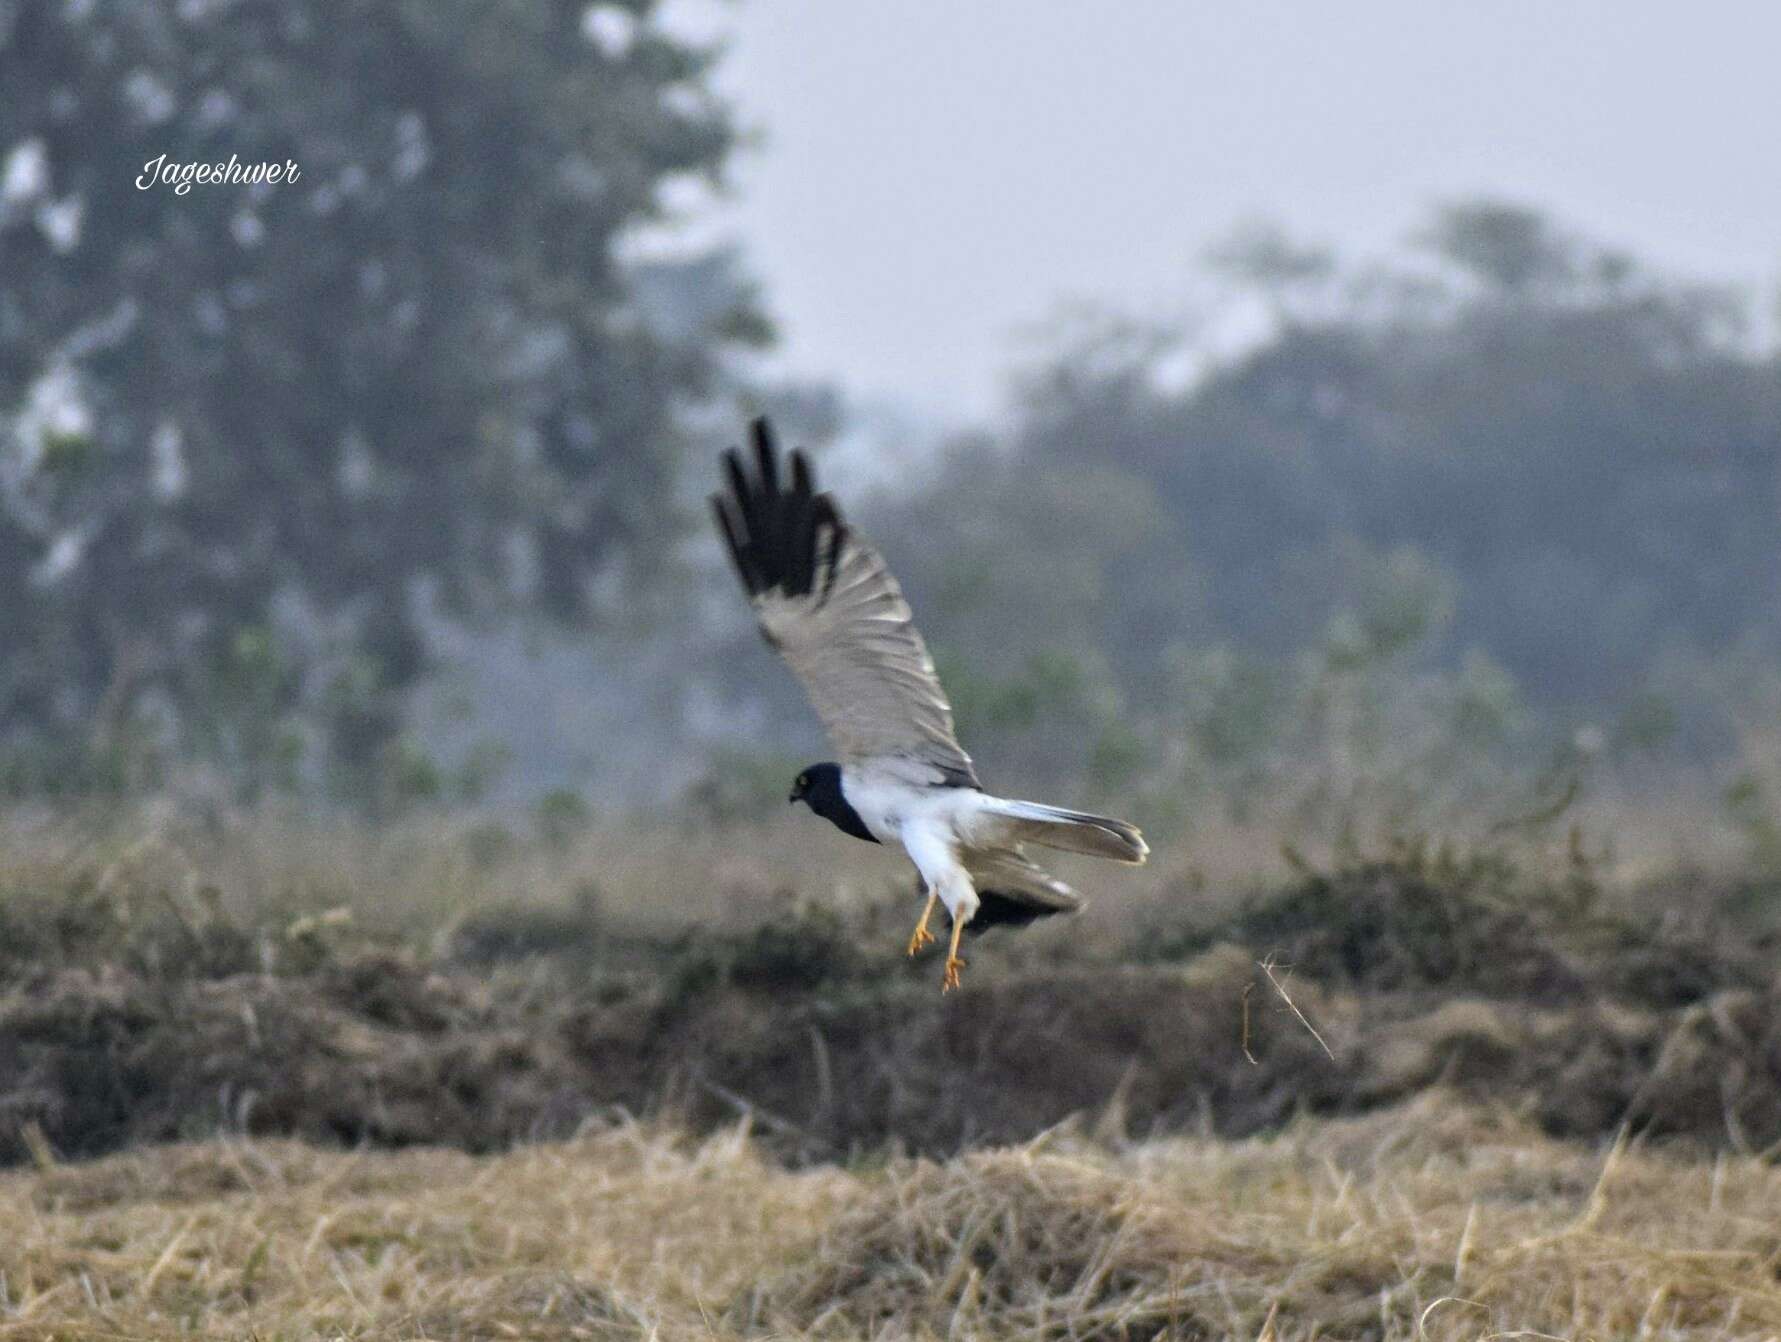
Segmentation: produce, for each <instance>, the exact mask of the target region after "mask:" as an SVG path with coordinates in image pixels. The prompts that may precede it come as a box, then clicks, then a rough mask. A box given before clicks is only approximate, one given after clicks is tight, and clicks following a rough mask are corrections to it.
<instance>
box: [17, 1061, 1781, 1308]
mask: <svg viewBox="0 0 1781 1342" xmlns="http://www.w3.org/2000/svg"><path fill="white" fill-rule="evenodd" d="M1778 1209H1781V1171H1777V1170H1776V1169H1775V1168H1774V1167H1773V1166H1772V1165H1770V1164H1768V1163H1765V1162H1762V1161H1759V1160H1757V1159H1753V1158H1746V1157H1732V1156H1724V1155H1722V1156H1719V1157H1716V1158H1705V1159H1690V1158H1685V1157H1683V1156H1681V1155H1679V1154H1677V1153H1674V1152H1671V1153H1665V1152H1661V1151H1648V1150H1644V1149H1641V1147H1640V1145H1639V1143H1637V1142H1636V1141H1635V1142H1633V1143H1631V1144H1630V1145H1629V1144H1627V1143H1625V1142H1622V1143H1618V1144H1615V1143H1609V1144H1606V1145H1603V1144H1595V1145H1589V1144H1580V1143H1564V1142H1557V1141H1553V1140H1549V1139H1547V1138H1544V1137H1542V1136H1540V1135H1539V1134H1538V1133H1536V1132H1534V1131H1533V1130H1531V1129H1530V1128H1529V1127H1527V1126H1525V1125H1524V1124H1523V1123H1521V1122H1520V1121H1518V1120H1517V1119H1516V1118H1514V1117H1512V1116H1510V1115H1508V1114H1505V1113H1490V1112H1485V1111H1481V1110H1480V1109H1478V1108H1477V1107H1475V1106H1465V1105H1461V1104H1458V1103H1456V1102H1454V1101H1452V1100H1451V1099H1449V1098H1447V1097H1445V1096H1443V1095H1440V1094H1439V1093H1431V1094H1429V1095H1427V1096H1425V1097H1423V1098H1422V1099H1420V1100H1418V1101H1416V1102H1413V1103H1412V1104H1410V1105H1408V1106H1405V1107H1401V1108H1398V1109H1394V1110H1391V1111H1389V1112H1384V1113H1379V1114H1375V1115H1371V1116H1368V1117H1366V1118H1362V1119H1352V1120H1334V1121H1329V1120H1326V1121H1306V1122H1301V1123H1298V1124H1295V1125H1292V1126H1291V1127H1289V1128H1288V1129H1287V1130H1285V1131H1284V1132H1282V1133H1280V1134H1278V1135H1275V1136H1272V1137H1269V1138H1265V1139H1259V1138H1258V1139H1251V1140H1246V1141H1239V1142H1227V1141H1214V1140H1202V1139H1191V1138H1173V1139H1159V1140H1152V1141H1147V1142H1142V1143H1137V1144H1132V1145H1126V1144H1123V1143H1119V1142H1117V1141H1109V1140H1106V1139H1105V1138H1099V1139H1098V1138H1097V1137H1096V1136H1095V1134H1094V1133H1093V1132H1092V1130H1085V1129H1082V1128H1080V1127H1078V1126H1077V1125H1074V1124H1070V1125H1065V1126H1064V1127H1063V1128H1061V1129H1058V1130H1054V1131H1052V1132H1049V1133H1046V1134H1043V1135H1042V1136H1040V1137H1039V1138H1037V1139H1035V1140H1033V1141H1031V1142H1029V1143H1026V1144H1023V1145H1020V1146H1013V1147H1002V1148H997V1149H989V1150H982V1151H977V1152H974V1153H970V1154H965V1155H960V1156H957V1157H954V1158H952V1159H950V1160H948V1161H946V1162H943V1163H933V1162H928V1161H910V1160H890V1161H887V1162H883V1163H878V1164H875V1165H870V1166H862V1167H853V1168H846V1167H836V1166H822V1167H816V1168H812V1169H808V1170H804V1171H801V1172H793V1171H788V1170H786V1169H784V1168H783V1167H781V1166H779V1165H777V1164H776V1163H774V1162H772V1161H771V1160H768V1159H766V1158H764V1157H763V1155H762V1154H761V1153H760V1151H759V1150H757V1148H756V1147H755V1146H754V1145H753V1143H752V1142H751V1141H750V1140H749V1137H748V1135H747V1133H746V1131H745V1130H743V1129H741V1128H738V1129H735V1130H732V1131H729V1132H723V1133H718V1134H715V1135H712V1136H710V1137H708V1138H706V1139H704V1140H702V1141H693V1140H691V1139H688V1138H686V1137H685V1136H683V1135H681V1134H677V1133H676V1132H674V1131H671V1130H662V1129H658V1128H655V1127H652V1126H649V1125H640V1124H637V1123H634V1122H631V1121H626V1120H614V1121H613V1122H611V1123H610V1124H595V1125H590V1128H589V1130H588V1131H587V1132H586V1133H584V1134H583V1135H581V1136H580V1137H578V1138H576V1139H575V1140H572V1141H568V1142H562V1143H550V1144H541V1145H534V1146H527V1147H522V1148H519V1149H516V1150H514V1151H511V1152H509V1153H507V1154H502V1155H493V1156H483V1157H472V1156H468V1155H464V1154H461V1153H458V1152H453V1151H444V1150H437V1149H419V1150H410V1151H401V1152H374V1151H368V1150H361V1151H356V1152H341V1151H332V1152H325V1151H321V1150H317V1149H315V1148H312V1147H308V1146H304V1145H300V1144H297V1143H293V1142H288V1141H219V1142H209V1143H204V1144H196V1145H180V1146H171V1147H161V1148H154V1149H149V1150H145V1151H138V1152H133V1153H129V1154H123V1155H118V1156H112V1157H108V1158H106V1159H102V1160H99V1161H95V1162H92V1163H88V1164H83V1165H76V1166H56V1165H47V1166H44V1167H39V1168H25V1169H18V1170H14V1171H12V1172H10V1173H7V1174H5V1175H0V1336H3V1337H7V1338H23V1337H64V1338H74V1337H91V1338H108V1337H132V1338H134V1337H143V1338H149V1337H153V1338H161V1337H184V1336H205V1337H257V1338H263V1339H274V1338H293V1339H294V1338H311V1337H315V1338H332V1337H348V1338H371V1337H378V1338H383V1337H389V1338H471V1337H477V1338H481V1337H535V1338H651V1337H655V1338H662V1339H674V1338H688V1339H694V1338H705V1339H710V1338H722V1339H727V1338H764V1337H788V1338H791V1337H822V1338H903V1337H910V1338H926V1337H935V1338H1035V1339H1037V1338H1153V1337H1168V1338H1176V1337H1180V1338H1189V1337H1192V1338H1201V1337H1207V1338H1210V1337H1233V1338H1244V1339H1254V1338H1262V1337H1271V1338H1279V1339H1288V1338H1310V1337H1328V1338H1351V1337H1352V1338H1361V1337H1364V1338H1378V1339H1395V1338H1405V1339H1410V1338H1468V1339H1473V1338H1475V1339H1483V1338H1491V1337H1505V1336H1523V1337H1527V1336H1534V1335H1547V1336H1553V1337H1566V1338H1618V1337H1641V1338H1646V1337H1649V1338H1682V1337H1690V1338H1696V1337H1698V1338H1719V1339H1732V1338H1763V1337H1773V1336H1776V1335H1778V1334H1781V1280H1778V1279H1777V1271H1778V1268H1781V1211H1778Z"/></svg>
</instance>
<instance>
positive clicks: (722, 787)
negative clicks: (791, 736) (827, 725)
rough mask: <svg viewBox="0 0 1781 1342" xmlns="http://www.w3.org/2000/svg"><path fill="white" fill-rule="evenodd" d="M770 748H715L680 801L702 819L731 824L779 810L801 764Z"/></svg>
mask: <svg viewBox="0 0 1781 1342" xmlns="http://www.w3.org/2000/svg"><path fill="white" fill-rule="evenodd" d="M809 762H810V761H808V760H805V761H797V760H793V759H791V758H789V757H788V756H785V755H781V754H778V753H776V752H773V751H746V750H738V749H730V750H719V751H717V752H716V753H715V754H714V755H713V756H712V759H711V761H710V763H709V764H708V765H707V767H706V769H705V772H704V773H703V774H702V775H700V777H699V778H698V779H696V780H695V781H694V782H693V783H692V785H691V786H689V787H688V788H687V789H686V792H685V794H684V795H683V798H682V800H683V802H684V804H685V805H686V806H687V808H688V809H689V810H690V811H691V812H692V813H693V814H694V815H695V816H697V817H698V818H699V819H701V820H702V821H704V822H706V823H708V824H713V825H735V824H743V823H746V822H749V821H755V820H759V819H760V818H761V817H762V816H763V815H768V814H771V813H772V812H774V811H775V810H779V811H783V810H784V809H785V805H786V800H785V799H786V797H787V796H789V795H790V793H791V787H792V780H793V779H794V778H796V777H797V776H798V770H799V768H800V767H801V766H802V764H807V763H809Z"/></svg>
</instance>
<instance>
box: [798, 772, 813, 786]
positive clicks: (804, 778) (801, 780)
mask: <svg viewBox="0 0 1781 1342" xmlns="http://www.w3.org/2000/svg"><path fill="white" fill-rule="evenodd" d="M798 786H799V787H809V786H810V775H809V774H799V775H798Z"/></svg>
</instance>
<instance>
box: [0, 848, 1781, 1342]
mask: <svg viewBox="0 0 1781 1342" xmlns="http://www.w3.org/2000/svg"><path fill="white" fill-rule="evenodd" d="M778 833H779V831H777V830H769V831H767V832H766V833H765V834H764V835H756V836H753V838H752V839H751V841H750V842H749V843H748V844H745V845H741V848H742V851H741V855H740V856H738V855H736V854H733V853H732V854H728V855H726V854H724V853H722V852H720V851H717V850H716V848H715V847H714V846H712V845H709V844H708V845H706V846H705V847H701V846H699V845H698V844H697V843H689V844H687V845H683V846H682V847H681V848H680V849H678V850H676V849H675V848H674V846H673V844H672V842H671V836H668V837H660V836H657V837H655V838H652V839H650V840H649V842H646V843H641V844H638V845H635V846H633V847H632V848H630V849H629V850H626V851H614V852H611V853H607V852H606V851H605V850H603V849H601V848H600V847H599V843H600V840H599V838H598V836H591V837H589V838H587V839H585V840H583V841H582V843H581V846H579V847H577V848H575V849H572V850H569V851H566V852H565V851H557V852H550V851H543V850H540V849H539V848H538V847H537V846H535V845H534V846H531V847H526V846H524V845H521V846H519V847H518V848H516V849H514V850H512V851H509V852H506V853H503V852H500V851H497V852H494V853H492V854H491V853H490V852H488V851H480V852H479V851H478V850H477V846H476V841H473V840H470V839H465V838H463V837H462V836H447V835H438V834H434V835H429V834H426V833H423V832H416V833H414V834H410V835H403V834H396V835H394V836H386V837H385V838H384V839H382V840H381V841H378V842H371V841H369V840H367V841H365V842H364V844H363V846H362V847H357V846H355V842H356V841H352V840H350V838H349V839H347V840H345V841H341V840H338V839H335V838H330V836H328V835H326V834H321V835H313V836H312V835H306V834H304V833H302V832H293V833H274V834H271V835H268V834H267V832H266V831H264V830H258V831H256V830H251V829H250V830H248V831H246V832H245V835H243V834H236V835H233V836H230V835H227V834H225V835H224V836H223V838H222V839H221V840H219V841H217V842H215V843H214V844H210V843H209V841H207V840H205V839H204V838H203V837H202V836H201V835H199V836H193V835H191V834H184V835H182V834H180V833H177V832H162V833H159V834H156V835H155V836H154V837H153V838H152V839H149V840H141V839H136V840H127V841H126V840H119V841H106V842H94V841H92V840H90V839H88V840H84V841H83V840H82V839H81V838H80V836H79V835H78V833H76V832H74V831H62V830H57V829H47V830H42V831H33V832H29V833H23V832H19V831H16V830H15V831H14V832H13V833H12V834H10V835H9V836H7V843H6V848H7V852H8V861H7V864H6V869H5V871H4V872H3V873H0V1162H6V1163H9V1166H10V1167H9V1168H4V1169H0V1340H3V1339H7V1338H15V1337H17V1338H25V1337H30V1338H37V1337H46V1338H47V1337H58V1338H172V1337H191V1336H198V1337H252V1338H260V1339H267V1340H268V1342H270V1340H271V1339H298V1338H372V1337H376V1338H403V1339H420V1338H460V1337H461V1338H470V1337H475V1338H483V1337H540V1338H555V1337H564V1338H567V1337H587V1338H627V1339H628V1338H637V1339H643V1338H661V1339H676V1338H689V1339H695V1338H697V1339H713V1338H716V1339H726V1338H750V1339H765V1338H775V1337H779V1338H798V1337H819V1338H885V1339H890V1338H985V1339H988V1338H998V1339H999V1338H1033V1339H1038V1338H1047V1339H1049V1338H1058V1339H1063V1338H1133V1339H1136V1338H1144V1339H1149V1338H1156V1337H1179V1338H1224V1337H1230V1338H1241V1339H1251V1340H1253V1339H1259V1338H1271V1339H1287V1338H1312V1337H1323V1338H1368V1339H1378V1340H1380V1342H1384V1340H1385V1339H1396V1338H1404V1339H1413V1338H1414V1339H1421V1338H1430V1339H1441V1338H1465V1339H1486V1338H1502V1337H1536V1336H1540V1337H1554V1338H1567V1339H1568V1338H1576V1339H1584V1338H1604V1339H1605V1338H1620V1337H1629V1338H1630V1337H1638V1338H1653V1339H1658V1338H1683V1337H1690V1338H1694V1337H1699V1338H1723V1339H1732V1338H1767V1337H1776V1338H1781V1170H1778V1169H1777V1168H1776V1166H1775V1164H1774V1161H1773V1156H1774V1153H1775V1150H1776V1149H1781V1147H1777V1146H1776V1145H1775V1144H1776V1143H1778V1142H1781V980H1778V979H1777V975H1776V972H1775V968H1774V964H1775V951H1776V949H1777V937H1776V934H1775V932H1774V930H1773V920H1772V917H1771V916H1770V912H1769V911H1772V908H1773V906H1774V904H1775V902H1776V890H1775V888H1774V885H1773V882H1772V881H1768V882H1767V883H1765V880H1766V878H1762V879H1759V878H1755V877H1752V878H1746V879H1732V878H1730V877H1727V878H1725V879H1723V880H1718V881H1714V880H1706V879H1704V878H1698V877H1696V878H1690V877H1686V876H1682V875H1670V876H1659V877H1657V878H1655V879H1649V880H1648V879H1644V878H1643V877H1641V878H1640V879H1636V880H1626V879H1621V880H1615V879H1614V878H1613V877H1612V874H1611V873H1608V872H1606V871H1605V869H1604V865H1603V863H1602V862H1601V861H1600V860H1599V859H1598V858H1596V857H1593V856H1591V855H1590V853H1588V852H1586V851H1584V850H1583V849H1581V848H1579V846H1578V844H1577V843H1576V842H1574V841H1573V842H1571V843H1570V844H1569V845H1566V844H1564V843H1562V842H1561V843H1560V844H1558V845H1557V846H1556V848H1555V849H1554V850H1550V851H1546V852H1544V853H1541V852H1529V853H1526V854H1522V855H1520V856H1519V857H1517V858H1514V859H1511V858H1510V857H1508V856H1506V855H1504V854H1502V853H1496V852H1488V851H1485V852H1474V853H1472V854H1469V855H1467V854H1463V853H1461V854H1457V855H1456V854H1451V853H1447V852H1445V851H1444V850H1442V851H1436V850H1433V849H1424V848H1422V847H1419V846H1417V845H1415V844H1410V845H1408V846H1399V847H1398V848H1396V849H1394V850H1392V851H1391V852H1389V853H1386V854H1383V855H1380V856H1377V857H1373V858H1368V859H1366V860H1362V861H1358V862H1350V863H1348V864H1347V865H1339V864H1337V865H1330V866H1328V867H1326V868H1321V869H1316V870H1313V869H1310V868H1305V867H1301V868H1300V869H1299V870H1297V871H1296V872H1291V873H1287V874H1286V875H1284V876H1281V875H1276V876H1274V877H1273V878H1271V879H1269V880H1267V881H1263V882H1258V883H1255V884H1252V885H1249V886H1248V887H1247V888H1245V887H1244V886H1241V885H1238V884H1236V883H1234V882H1227V881H1220V880H1216V879H1212V878H1209V877H1207V876H1206V875H1205V874H1204V873H1203V872H1200V873H1194V872H1189V871H1184V870H1182V869H1180V868H1176V869H1173V870H1171V869H1170V868H1169V867H1168V866H1167V865H1165V864H1159V865H1158V866H1157V867H1156V868H1153V869H1151V870H1150V871H1149V872H1147V873H1146V874H1145V878H1144V883H1143V884H1141V885H1139V886H1138V887H1137V888H1135V889H1134V890H1133V891H1131V892H1129V895H1128V892H1119V898H1118V903H1117V905H1115V903H1114V898H1115V895H1114V892H1106V893H1105V894H1104V895H1103V896H1102V899H1101V900H1099V901H1097V909H1100V910H1105V909H1108V908H1112V909H1114V910H1115V912H1116V913H1117V914H1118V916H1097V913H1096V911H1095V910H1091V913H1090V914H1089V915H1087V916H1085V917H1083V918H1082V919H1078V920H1075V921H1073V922H1072V923H1071V924H1070V925H1068V926H1065V927H1062V928H1047V929H1042V930H1038V931H1035V932H1034V933H1031V934H1028V935H1025V936H1021V937H986V938H985V939H984V940H983V941H981V942H979V943H976V944H975V946H974V947H973V949H972V952H971V954H972V964H971V968H970V971H969V973H968V976H967V982H966V986H965V991H963V992H962V993H957V994H952V995H950V996H948V997H946V998H941V997H940V996H939V994H938V993H937V992H936V991H935V986H936V985H935V981H934V973H933V970H934V966H933V965H932V964H931V963H926V962H913V963H912V962H910V961H907V960H905V959H904V957H903V956H902V955H901V954H900V946H901V942H902V938H903V936H905V935H906V931H907V926H906V924H907V920H908V916H909V914H910V913H911V912H912V906H911V905H910V901H909V898H908V891H907V889H906V888H904V887H903V886H901V885H900V884H898V881H897V879H896V878H895V877H893V876H888V875H883V874H880V873H876V872H874V871H873V869H872V868H870V867H869V866H868V867H866V868H864V869H863V870H864V871H865V872H866V875H865V876H863V877H860V878H859V879H860V882H861V883H860V885H859V886H858V887H856V888H853V889H841V890H833V889H832V888H830V887H826V886H824V884H823V881H824V879H825V878H824V875H823V873H822V871H821V870H819V869H818V868H819V865H820V863H819V861H818V859H820V858H821V857H822V855H821V854H820V853H819V854H817V855H816V857H810V856H809V855H808V853H807V852H806V850H804V849H796V851H798V852H800V853H805V857H804V858H801V859H798V860H797V862H798V864H801V865H798V864H795V865H793V866H791V867H788V866H787V865H786V864H785V863H784V862H782V861H780V860H779V859H778V858H777V857H776V856H775V852H776V849H775V848H774V842H775V836H776V835H777V834H778ZM207 845H209V846H207ZM652 845H653V846H652ZM794 847H795V846H794ZM806 866H808V867H809V870H806V869H805V867H806ZM788 872H789V875H788V874H787V873H788ZM788 880H789V881H794V882H797V883H798V884H799V886H800V887H801V888H803V889H808V890H820V891H823V892H824V893H823V896H822V897H821V898H815V899H806V898H802V897H800V896H799V895H798V894H797V893H796V892H795V890H793V889H789V888H788V887H787V885H786V884H785V882H786V881H788ZM875 883H876V884H875ZM681 890H685V891H686V892H687V893H686V894H685V896H684V897H681V896H680V895H679V894H678V893H677V892H679V891H681ZM1276 965H1278V966H1279V980H1278V982H1276V981H1275V980H1274V979H1273V978H1272V977H1270V975H1271V972H1272V967H1273V966H1276ZM1287 986H1290V989H1291V992H1292V996H1293V1000H1294V1002H1295V1003H1296V1004H1298V1005H1299V1006H1301V1007H1302V1008H1303V1009H1304V1011H1305V1013H1306V1016H1305V1018H1303V1019H1301V1018H1299V1017H1297V1016H1295V1015H1294V1014H1293V1013H1292V1012H1291V1011H1290V1010H1289V1009H1288V1007H1287V1005H1286V1004H1285V1001H1284V998H1283V995H1282V993H1281V992H1280V991H1279V990H1280V989H1281V988H1284V987H1287ZM1311 1024H1315V1025H1316V1026H1317V1027H1319V1028H1320V1029H1321V1031H1322V1034H1323V1036H1324V1039H1323V1040H1318V1039H1315V1038H1314V1037H1313V1035H1312V1034H1311V1033H1310V1031H1309V1029H1308V1028H1307V1027H1308V1026H1309V1025H1311ZM1325 1042H1327V1045H1328V1051H1327V1052H1326V1051H1325V1048H1324V1043H1325Z"/></svg>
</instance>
